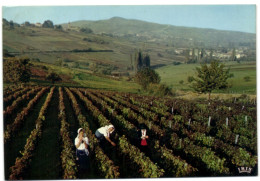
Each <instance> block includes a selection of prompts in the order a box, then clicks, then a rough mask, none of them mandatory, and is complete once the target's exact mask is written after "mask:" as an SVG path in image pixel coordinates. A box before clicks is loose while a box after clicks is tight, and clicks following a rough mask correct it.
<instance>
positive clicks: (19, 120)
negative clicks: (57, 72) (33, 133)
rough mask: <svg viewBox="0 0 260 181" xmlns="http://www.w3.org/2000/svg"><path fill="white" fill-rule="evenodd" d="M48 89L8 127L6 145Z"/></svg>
mask: <svg viewBox="0 0 260 181" xmlns="http://www.w3.org/2000/svg"><path fill="white" fill-rule="evenodd" d="M48 89H49V88H48V87H44V88H42V89H41V90H40V91H39V92H38V93H37V94H36V96H35V97H34V98H33V99H32V100H31V101H30V102H29V103H28V104H27V106H26V107H24V108H23V110H22V111H21V112H20V113H18V114H17V116H16V118H15V120H14V121H13V123H10V124H8V125H7V127H6V130H5V132H4V142H5V143H6V142H7V141H8V140H9V139H10V138H11V137H12V136H13V135H14V133H15V132H16V131H18V130H19V129H20V127H21V126H22V124H23V120H24V119H25V117H26V116H27V115H28V114H29V113H30V112H31V111H33V107H34V105H35V104H36V103H37V102H38V100H39V99H40V98H41V97H42V96H43V94H44V93H45V92H46V91H47V90H48Z"/></svg>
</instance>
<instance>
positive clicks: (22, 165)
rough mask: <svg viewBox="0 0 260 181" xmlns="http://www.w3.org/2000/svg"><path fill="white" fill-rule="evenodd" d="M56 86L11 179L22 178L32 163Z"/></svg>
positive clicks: (40, 114)
mask: <svg viewBox="0 0 260 181" xmlns="http://www.w3.org/2000/svg"><path fill="white" fill-rule="evenodd" d="M54 89H55V87H52V88H51V90H50V92H49V94H48V96H47V98H46V100H45V102H44V104H43V106H42V108H41V110H40V112H39V116H38V118H37V120H36V122H35V123H36V128H35V129H34V130H32V132H31V134H30V136H29V137H28V138H27V140H26V144H25V146H24V150H23V151H22V152H21V154H22V156H21V157H18V158H16V161H15V164H14V166H12V167H11V168H10V170H11V174H10V176H9V179H10V180H17V179H22V174H23V172H24V171H25V170H26V168H28V166H29V165H30V161H31V157H32V156H33V152H34V150H35V147H36V145H37V142H38V140H39V138H40V136H41V134H42V124H43V121H44V120H45V113H46V111H47V108H48V106H49V103H50V101H51V98H52V95H53V92H54Z"/></svg>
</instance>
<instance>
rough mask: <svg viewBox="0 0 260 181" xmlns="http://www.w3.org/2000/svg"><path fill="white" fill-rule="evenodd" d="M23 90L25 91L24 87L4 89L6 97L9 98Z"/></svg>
mask: <svg viewBox="0 0 260 181" xmlns="http://www.w3.org/2000/svg"><path fill="white" fill-rule="evenodd" d="M21 89H24V87H22V86H19V87H17V86H9V87H6V88H4V97H8V96H10V95H13V94H14V93H15V92H17V91H20V90H21Z"/></svg>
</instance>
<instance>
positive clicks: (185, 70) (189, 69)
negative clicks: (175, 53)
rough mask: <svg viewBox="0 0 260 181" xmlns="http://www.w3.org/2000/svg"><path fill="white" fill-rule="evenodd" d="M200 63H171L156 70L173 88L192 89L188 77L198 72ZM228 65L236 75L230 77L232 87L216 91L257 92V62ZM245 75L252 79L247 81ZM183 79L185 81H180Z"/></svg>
mask: <svg viewBox="0 0 260 181" xmlns="http://www.w3.org/2000/svg"><path fill="white" fill-rule="evenodd" d="M199 66H200V64H181V65H177V66H174V65H169V66H164V67H161V68H158V69H156V72H157V73H159V75H160V76H161V82H162V83H165V84H167V85H168V86H170V87H172V88H173V89H176V90H178V89H181V90H192V89H191V88H190V87H189V84H188V81H187V78H188V77H189V76H194V75H195V73H196V68H195V67H199ZM226 66H227V67H230V72H231V73H233V74H234V77H233V78H231V79H229V83H231V84H232V87H231V88H229V89H227V90H224V91H215V92H221V93H222V92H228V93H249V94H256V64H255V62H246V63H240V64H239V63H236V62H229V63H226ZM245 76H249V77H250V81H249V82H246V81H245V80H244V77H245ZM181 80H183V81H184V83H183V84H180V83H179V82H180V81H181Z"/></svg>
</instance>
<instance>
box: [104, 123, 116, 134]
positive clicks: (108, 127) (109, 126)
mask: <svg viewBox="0 0 260 181" xmlns="http://www.w3.org/2000/svg"><path fill="white" fill-rule="evenodd" d="M105 127H106V130H109V129H110V128H114V129H113V131H111V132H109V131H107V133H108V137H109V136H110V134H111V133H113V132H114V130H115V127H114V126H113V125H112V124H110V125H108V126H105Z"/></svg>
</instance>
